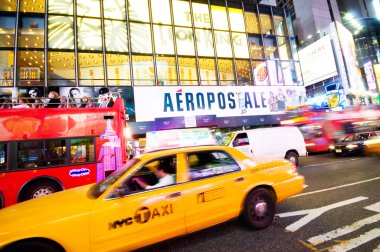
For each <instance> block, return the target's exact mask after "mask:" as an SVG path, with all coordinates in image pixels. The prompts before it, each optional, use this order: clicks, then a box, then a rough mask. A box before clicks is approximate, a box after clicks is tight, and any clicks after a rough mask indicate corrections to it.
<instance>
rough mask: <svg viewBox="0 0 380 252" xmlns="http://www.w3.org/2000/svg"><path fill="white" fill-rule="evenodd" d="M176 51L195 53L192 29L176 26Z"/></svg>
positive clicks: (182, 53)
mask: <svg viewBox="0 0 380 252" xmlns="http://www.w3.org/2000/svg"><path fill="white" fill-rule="evenodd" d="M175 35H176V41H177V52H178V54H179V55H195V50H194V40H193V37H194V36H193V30H192V29H190V28H183V27H176V28H175Z"/></svg>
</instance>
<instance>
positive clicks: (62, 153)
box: [45, 140, 66, 166]
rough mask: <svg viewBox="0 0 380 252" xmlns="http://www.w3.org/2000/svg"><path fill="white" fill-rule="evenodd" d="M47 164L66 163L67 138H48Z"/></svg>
mask: <svg viewBox="0 0 380 252" xmlns="http://www.w3.org/2000/svg"><path fill="white" fill-rule="evenodd" d="M45 154H46V155H45V156H46V164H47V165H48V166H51V165H62V164H65V163H66V162H65V157H66V141H65V140H48V141H46V153H45Z"/></svg>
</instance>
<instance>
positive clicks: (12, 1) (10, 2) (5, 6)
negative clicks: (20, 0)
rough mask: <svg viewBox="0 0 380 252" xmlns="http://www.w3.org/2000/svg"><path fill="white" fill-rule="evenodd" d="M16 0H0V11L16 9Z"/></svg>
mask: <svg viewBox="0 0 380 252" xmlns="http://www.w3.org/2000/svg"><path fill="white" fill-rule="evenodd" d="M16 6H17V0H7V1H2V2H1V4H0V11H16Z"/></svg>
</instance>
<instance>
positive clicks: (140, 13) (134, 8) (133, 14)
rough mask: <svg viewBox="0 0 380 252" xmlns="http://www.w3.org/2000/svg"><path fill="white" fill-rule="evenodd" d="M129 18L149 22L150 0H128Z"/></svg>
mask: <svg viewBox="0 0 380 252" xmlns="http://www.w3.org/2000/svg"><path fill="white" fill-rule="evenodd" d="M128 3H129V10H128V13H129V19H130V20H133V21H141V22H149V21H150V19H149V6H148V0H128Z"/></svg>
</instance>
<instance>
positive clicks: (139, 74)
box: [132, 55, 154, 86]
mask: <svg viewBox="0 0 380 252" xmlns="http://www.w3.org/2000/svg"><path fill="white" fill-rule="evenodd" d="M132 64H133V78H134V85H135V86H138V85H144V86H152V85H154V65H153V57H152V56H138V55H133V56H132Z"/></svg>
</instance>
